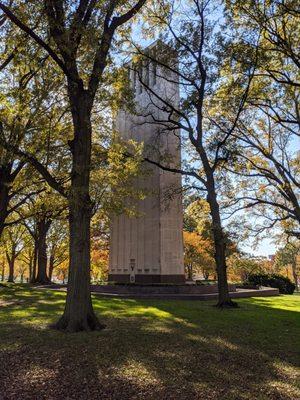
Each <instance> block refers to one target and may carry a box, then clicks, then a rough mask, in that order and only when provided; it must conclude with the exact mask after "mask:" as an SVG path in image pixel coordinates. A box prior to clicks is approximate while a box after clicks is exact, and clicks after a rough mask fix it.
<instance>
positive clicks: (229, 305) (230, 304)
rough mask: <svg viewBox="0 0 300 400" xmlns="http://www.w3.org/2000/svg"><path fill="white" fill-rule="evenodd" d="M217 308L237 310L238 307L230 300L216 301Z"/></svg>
mask: <svg viewBox="0 0 300 400" xmlns="http://www.w3.org/2000/svg"><path fill="white" fill-rule="evenodd" d="M216 307H217V308H221V309H224V308H238V307H239V305H238V303H236V302H235V301H232V300H231V299H229V300H224V301H218V303H217V304H216Z"/></svg>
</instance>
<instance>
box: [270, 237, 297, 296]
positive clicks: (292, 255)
mask: <svg viewBox="0 0 300 400" xmlns="http://www.w3.org/2000/svg"><path fill="white" fill-rule="evenodd" d="M299 263H300V241H299V239H295V238H289V239H288V240H287V242H286V243H285V245H284V246H283V247H280V248H279V249H278V250H277V252H276V255H275V266H276V268H282V267H288V266H291V269H292V275H293V280H294V283H295V285H296V289H297V290H298V289H299V268H300V265H299Z"/></svg>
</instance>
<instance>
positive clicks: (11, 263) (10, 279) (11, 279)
mask: <svg viewBox="0 0 300 400" xmlns="http://www.w3.org/2000/svg"><path fill="white" fill-rule="evenodd" d="M6 258H7V262H8V268H9V272H8V279H7V282H14V281H15V277H14V274H15V260H16V250H15V248H14V247H13V248H12V252H11V254H8V253H6Z"/></svg>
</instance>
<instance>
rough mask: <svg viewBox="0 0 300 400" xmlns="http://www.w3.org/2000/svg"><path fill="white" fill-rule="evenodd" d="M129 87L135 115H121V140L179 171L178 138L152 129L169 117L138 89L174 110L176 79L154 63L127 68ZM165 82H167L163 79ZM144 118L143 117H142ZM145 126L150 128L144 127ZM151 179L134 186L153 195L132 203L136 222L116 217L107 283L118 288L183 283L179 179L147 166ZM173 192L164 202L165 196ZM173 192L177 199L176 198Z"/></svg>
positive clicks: (154, 48)
mask: <svg viewBox="0 0 300 400" xmlns="http://www.w3.org/2000/svg"><path fill="white" fill-rule="evenodd" d="M147 51H153V52H156V54H158V52H159V51H162V48H161V43H160V45H159V46H158V44H157V43H156V44H155V45H154V46H151V47H150V48H148V49H147ZM163 52H164V55H166V53H165V52H169V55H170V57H169V61H170V62H173V63H175V64H177V58H176V56H175V55H174V51H173V50H171V49H170V48H168V47H166V46H164V48H163ZM130 66H131V68H130V75H129V76H130V83H131V87H132V89H133V91H134V93H135V101H136V104H137V107H138V109H139V113H138V114H139V115H138V116H137V115H130V114H128V113H126V112H125V111H124V110H120V111H119V113H118V116H117V121H116V127H117V130H118V131H119V133H120V135H121V136H122V137H123V138H124V139H134V140H135V141H137V142H143V143H144V148H145V156H147V157H148V158H149V159H151V160H158V159H159V157H160V155H161V154H168V155H171V156H172V157H167V159H168V160H167V161H164V162H163V163H164V165H168V166H176V167H179V166H180V164H181V156H180V139H179V136H178V132H176V135H174V132H173V131H167V130H166V129H163V128H162V126H161V125H159V124H155V123H153V118H152V116H151V115H155V116H156V119H159V120H160V119H164V118H166V116H167V114H166V113H165V111H163V110H161V109H159V108H157V107H156V106H155V105H154V104H153V102H155V101H156V100H155V99H154V98H151V95H150V94H149V91H147V90H146V89H145V87H144V86H143V85H142V84H141V82H140V78H142V81H143V82H144V83H145V85H146V86H148V87H149V88H151V89H154V90H155V92H157V93H159V95H160V96H162V97H163V98H167V99H168V101H170V102H172V104H174V106H178V103H179V85H178V83H177V79H178V78H177V76H176V74H171V73H170V71H168V70H165V69H162V68H160V67H159V66H158V65H156V64H155V63H153V62H143V63H142V64H140V65H139V67H136V66H134V64H131V65H130ZM164 77H167V80H165V79H164ZM141 115H143V116H141ZM144 122H152V123H151V124H149V123H144ZM149 168H150V169H151V171H152V173H151V174H150V175H147V176H141V177H139V178H137V179H136V180H135V183H134V185H135V186H136V188H138V189H146V190H149V191H150V192H152V193H153V194H150V195H149V196H147V197H146V198H145V200H141V201H136V202H135V206H136V209H137V212H138V213H140V215H141V216H140V217H133V218H129V217H128V216H126V215H121V216H115V217H114V218H113V220H112V223H111V242H110V263H109V278H108V279H109V280H110V281H116V282H139V283H160V282H162V283H163V282H178V283H179V282H184V281H185V273H184V264H183V237H182V234H183V233H182V232H183V210H182V198H181V175H180V174H174V173H170V172H166V171H163V170H162V169H160V168H158V167H157V166H153V165H150V164H149V163H147V169H149ZM167 190H172V193H173V195H172V196H171V199H169V200H168V202H166V201H165V193H166V191H167ZM175 192H176V194H174V193H175Z"/></svg>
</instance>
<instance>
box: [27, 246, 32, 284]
mask: <svg viewBox="0 0 300 400" xmlns="http://www.w3.org/2000/svg"><path fill="white" fill-rule="evenodd" d="M32 262H33V256H32V253H31V254H30V256H29V261H28V276H29V280H31V277H32ZM27 282H28V278H27Z"/></svg>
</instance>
